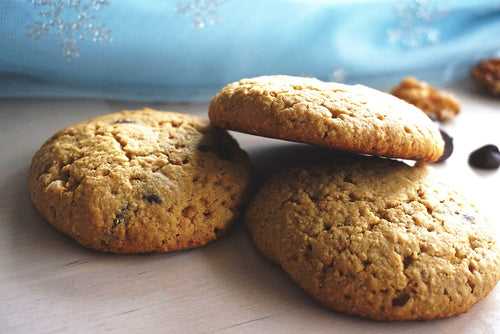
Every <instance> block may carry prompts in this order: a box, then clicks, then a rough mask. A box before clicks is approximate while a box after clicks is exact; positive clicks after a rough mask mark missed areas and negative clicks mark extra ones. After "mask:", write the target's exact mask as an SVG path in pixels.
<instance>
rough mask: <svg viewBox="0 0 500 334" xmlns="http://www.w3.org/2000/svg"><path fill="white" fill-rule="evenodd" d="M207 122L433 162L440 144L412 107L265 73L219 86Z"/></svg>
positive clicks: (370, 93) (369, 92) (366, 91)
mask: <svg viewBox="0 0 500 334" xmlns="http://www.w3.org/2000/svg"><path fill="white" fill-rule="evenodd" d="M209 117H210V121H211V123H212V124H213V125H215V126H218V127H221V128H226V129H231V130H236V131H241V132H246V133H250V134H255V135H259V136H265V137H272V138H279V139H285V140H291V141H297V142H304V143H309V144H316V145H321V146H325V147H330V148H334V149H340V150H346V151H352V152H358V153H365V154H373V155H380V156H387V157H396V158H404V159H415V160H428V161H436V160H438V159H439V157H440V156H441V154H442V153H443V148H444V143H443V140H442V139H441V136H440V134H439V130H438V128H437V126H436V125H435V124H433V122H432V121H431V120H429V119H428V117H427V116H426V115H425V114H424V113H423V112H422V111H421V110H420V109H418V108H416V107H415V106H413V105H410V104H408V103H406V102H404V101H402V100H400V99H398V98H396V97H394V96H391V95H389V94H386V93H382V92H379V91H377V90H374V89H371V88H368V87H364V86H361V85H356V86H349V85H343V84H338V83H327V82H322V81H319V80H317V79H313V78H301V77H292V76H265V77H257V78H253V79H244V80H241V81H239V82H235V83H232V84H229V85H227V86H226V87H224V88H223V89H222V90H221V91H220V92H219V93H218V94H217V95H216V96H215V97H214V98H213V99H212V101H211V103H210V107H209Z"/></svg>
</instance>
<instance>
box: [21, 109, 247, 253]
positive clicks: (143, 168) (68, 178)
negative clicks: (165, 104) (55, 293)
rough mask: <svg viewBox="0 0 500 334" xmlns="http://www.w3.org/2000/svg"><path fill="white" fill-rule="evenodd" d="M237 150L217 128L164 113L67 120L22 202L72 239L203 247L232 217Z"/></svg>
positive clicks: (243, 161)
mask: <svg viewBox="0 0 500 334" xmlns="http://www.w3.org/2000/svg"><path fill="white" fill-rule="evenodd" d="M249 180H250V164H249V160H248V157H247V155H246V154H245V153H244V152H243V151H242V150H241V149H240V148H239V146H238V144H237V143H236V142H235V141H234V140H233V139H232V138H231V137H230V136H229V134H227V133H226V132H225V131H224V130H220V129H216V128H212V127H211V126H210V125H209V124H208V122H207V121H205V120H203V119H201V118H198V117H195V116H189V115H184V114H179V113H173V112H158V111H154V110H142V111H134V112H131V111H126V112H119V113H114V114H109V115H105V116H101V117H96V118H94V119H91V120H89V121H86V122H82V123H79V124H76V125H73V126H70V127H68V128H66V129H64V130H62V131H60V132H58V133H57V134H55V135H54V136H53V137H52V138H50V139H49V140H48V141H47V142H46V143H45V144H44V145H43V146H42V147H41V148H40V149H39V151H38V152H37V153H36V154H35V156H34V157H33V161H32V165H31V172H30V176H29V188H30V193H31V198H32V201H33V203H34V205H35V206H36V208H37V209H38V211H39V212H40V213H41V214H42V216H43V217H45V218H46V220H47V221H48V222H49V223H50V224H52V225H53V226H55V227H56V228H57V229H58V230H60V231H61V232H63V233H64V234H66V235H68V236H70V237H71V238H73V239H75V240H77V241H78V242H79V243H81V244H82V245H84V246H86V247H89V248H93V249H96V250H100V251H107V252H114V253H142V252H168V251H175V250H179V249H186V248H193V247H198V246H202V245H205V244H206V243H208V242H210V241H212V240H215V239H216V238H217V237H218V236H219V235H220V234H221V233H223V232H224V231H225V230H226V229H227V228H228V227H229V225H230V223H231V222H232V221H233V220H234V219H235V218H236V217H237V216H238V214H239V210H240V205H241V203H242V200H243V198H244V194H245V191H246V189H247V187H248V184H249Z"/></svg>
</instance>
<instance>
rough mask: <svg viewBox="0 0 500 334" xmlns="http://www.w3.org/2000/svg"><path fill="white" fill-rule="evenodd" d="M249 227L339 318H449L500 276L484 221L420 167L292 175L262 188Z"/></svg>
mask: <svg viewBox="0 0 500 334" xmlns="http://www.w3.org/2000/svg"><path fill="white" fill-rule="evenodd" d="M246 223H247V226H248V228H249V231H250V233H251V235H252V238H253V240H254V243H255V244H256V246H257V248H258V249H259V250H260V251H261V252H262V253H263V254H264V255H265V256H266V257H268V258H269V259H270V260H272V261H273V262H275V263H277V264H279V265H280V266H281V267H282V268H283V269H284V270H285V271H286V272H287V273H288V274H289V275H290V276H291V277H292V279H293V280H294V281H295V282H297V283H298V284H299V285H300V286H301V287H302V288H303V289H304V290H306V292H308V293H309V294H310V295H312V296H313V297H314V298H315V299H317V300H318V301H320V302H321V303H322V304H324V305H325V306H327V307H329V308H332V309H334V310H336V311H339V312H343V313H348V314H355V315H359V316H364V317H369V318H372V319H377V320H413V319H433V318H442V317H449V316H453V315H457V314H460V313H463V312H466V311H467V310H468V309H469V308H470V307H471V306H472V305H473V304H475V303H476V302H478V301H479V300H481V299H482V298H484V297H485V296H486V295H487V294H488V293H489V292H490V291H491V290H492V289H493V287H494V286H495V284H496V283H497V281H498V280H499V279H500V255H499V251H498V248H497V246H496V244H495V241H494V239H492V238H491V237H490V236H489V235H488V233H487V232H486V231H487V230H488V227H487V226H486V225H487V224H486V223H485V221H484V220H483V219H481V217H480V216H479V214H478V212H477V211H476V209H475V207H474V206H473V205H472V204H469V202H467V201H466V200H464V199H463V198H462V196H461V195H460V194H459V193H457V192H456V191H454V190H453V189H451V188H449V187H447V186H445V185H442V184H440V183H439V182H438V180H435V179H434V178H433V177H432V176H431V175H429V172H428V169H427V168H426V167H425V166H422V165H420V166H417V167H414V168H411V167H409V166H407V165H405V164H403V163H401V162H397V161H390V160H386V159H378V158H365V157H358V158H345V159H344V158H338V159H337V160H333V161H330V162H329V163H324V164H323V165H320V166H309V168H307V167H303V168H294V169H289V170H287V171H284V172H281V173H279V174H277V175H275V176H274V177H272V178H271V179H270V180H268V181H267V183H266V184H265V185H264V187H263V188H262V189H260V191H259V192H258V194H257V196H256V197H255V199H254V200H253V202H252V203H251V204H250V206H249V208H248V210H247V213H246Z"/></svg>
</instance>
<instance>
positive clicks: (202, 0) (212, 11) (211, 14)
mask: <svg viewBox="0 0 500 334" xmlns="http://www.w3.org/2000/svg"><path fill="white" fill-rule="evenodd" d="M224 2H226V0H190V1H179V2H178V3H177V13H179V14H181V15H186V16H190V17H191V19H192V22H193V25H194V26H195V27H196V28H198V29H203V28H205V27H207V26H210V25H214V24H215V23H216V22H217V21H218V20H219V17H218V16H217V10H218V9H219V7H220V6H221V5H222V4H223V3H224Z"/></svg>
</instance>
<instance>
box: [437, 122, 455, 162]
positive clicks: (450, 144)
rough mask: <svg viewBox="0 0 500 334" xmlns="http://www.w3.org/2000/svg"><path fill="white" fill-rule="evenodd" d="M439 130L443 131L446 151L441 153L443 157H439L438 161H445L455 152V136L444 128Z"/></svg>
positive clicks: (442, 135)
mask: <svg viewBox="0 0 500 334" xmlns="http://www.w3.org/2000/svg"><path fill="white" fill-rule="evenodd" d="M439 132H440V133H441V137H442V138H443V140H444V151H443V155H441V158H439V160H438V161H437V162H443V161H445V160H448V158H449V157H451V155H452V153H453V138H452V137H451V136H450V135H449V134H448V133H446V131H444V130H442V129H439Z"/></svg>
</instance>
